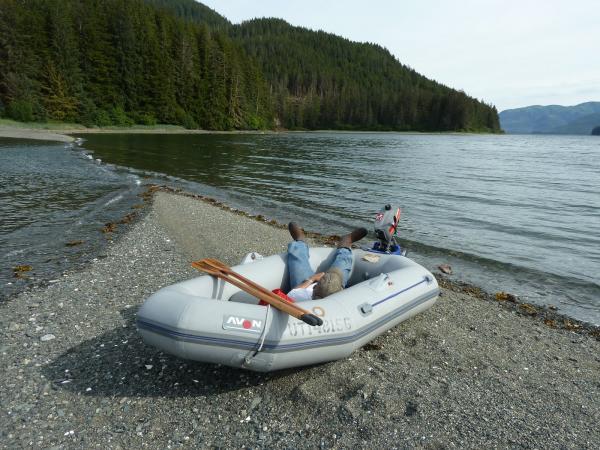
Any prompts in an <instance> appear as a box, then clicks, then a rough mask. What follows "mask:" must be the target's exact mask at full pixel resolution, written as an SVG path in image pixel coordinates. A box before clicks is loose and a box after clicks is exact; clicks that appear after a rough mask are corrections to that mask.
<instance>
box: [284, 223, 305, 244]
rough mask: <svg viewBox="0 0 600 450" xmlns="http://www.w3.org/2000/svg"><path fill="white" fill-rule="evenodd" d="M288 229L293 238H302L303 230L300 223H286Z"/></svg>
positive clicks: (300, 239) (299, 239)
mask: <svg viewBox="0 0 600 450" xmlns="http://www.w3.org/2000/svg"><path fill="white" fill-rule="evenodd" d="M288 230H290V234H291V235H292V239H293V240H295V241H303V240H304V231H302V228H300V225H298V224H297V223H296V222H290V223H288Z"/></svg>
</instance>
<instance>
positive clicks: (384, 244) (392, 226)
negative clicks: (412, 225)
mask: <svg viewBox="0 0 600 450" xmlns="http://www.w3.org/2000/svg"><path fill="white" fill-rule="evenodd" d="M400 213H401V210H400V208H399V207H397V206H392V205H389V204H388V205H385V206H384V207H383V208H382V209H381V210H380V211H379V212H378V213H377V215H376V216H375V235H376V236H377V239H379V241H378V242H375V243H374V244H373V250H375V251H377V252H382V253H394V254H398V255H404V254H406V251H403V250H402V249H401V248H400V246H399V245H398V243H397V242H396V239H395V236H396V232H397V231H398V222H400Z"/></svg>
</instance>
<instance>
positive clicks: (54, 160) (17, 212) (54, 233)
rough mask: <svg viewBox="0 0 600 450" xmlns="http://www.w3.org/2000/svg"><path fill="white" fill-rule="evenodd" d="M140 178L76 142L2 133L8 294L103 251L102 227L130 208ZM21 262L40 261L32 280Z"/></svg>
mask: <svg viewBox="0 0 600 450" xmlns="http://www.w3.org/2000/svg"><path fill="white" fill-rule="evenodd" d="M139 183H140V180H139V178H138V177H137V176H136V175H134V174H132V173H130V172H129V171H128V170H118V169H116V168H111V167H110V166H107V165H105V164H101V163H100V162H98V161H95V160H93V159H92V158H91V156H89V155H86V154H85V153H84V152H83V151H81V150H78V149H76V148H74V147H73V146H71V145H70V144H68V145H65V144H63V143H60V144H57V143H52V142H40V141H24V140H15V139H4V138H0V299H2V298H3V297H6V296H7V295H10V294H11V293H14V292H16V291H18V290H20V289H22V288H23V287H24V286H25V285H27V284H28V283H30V282H36V281H37V282H39V281H43V280H46V281H48V280H52V279H54V278H56V277H58V276H60V274H61V273H62V272H63V271H64V270H66V269H69V268H72V267H73V266H74V265H77V264H79V263H82V262H85V261H86V260H87V259H88V258H89V257H90V255H92V254H94V253H97V251H98V250H99V248H100V247H101V245H102V243H103V241H104V240H105V238H104V236H103V235H102V234H101V233H100V232H99V230H100V228H102V226H103V225H104V223H106V222H108V221H110V220H114V219H117V218H120V217H122V216H123V215H124V214H125V213H126V212H129V211H130V208H131V204H132V202H133V201H134V199H135V198H136V195H137V193H138V192H139V190H140V187H139ZM73 241H84V242H83V243H82V244H80V245H77V246H73V247H68V246H67V243H69V242H73ZM17 265H31V266H32V271H31V272H27V273H25V274H24V275H26V276H27V280H19V279H16V278H14V277H13V268H14V267H15V266H17Z"/></svg>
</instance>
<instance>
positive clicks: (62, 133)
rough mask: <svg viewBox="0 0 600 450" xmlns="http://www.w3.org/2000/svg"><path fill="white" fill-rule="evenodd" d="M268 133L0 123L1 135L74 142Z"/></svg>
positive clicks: (176, 128)
mask: <svg viewBox="0 0 600 450" xmlns="http://www.w3.org/2000/svg"><path fill="white" fill-rule="evenodd" d="M123 133H125V134H266V133H276V132H275V131H268V130H266V131H263V130H257V131H211V130H188V129H185V128H183V127H178V126H156V127H141V126H140V127H135V126H134V127H108V128H85V127H83V126H82V127H60V126H53V127H52V128H49V129H42V128H27V127H26V126H23V127H21V126H11V125H4V124H0V137H6V138H17V139H33V140H43V141H57V142H73V141H74V140H75V138H74V137H73V136H72V135H74V134H123Z"/></svg>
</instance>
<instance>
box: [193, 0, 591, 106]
mask: <svg viewBox="0 0 600 450" xmlns="http://www.w3.org/2000/svg"><path fill="white" fill-rule="evenodd" d="M201 2H202V3H204V4H205V5H207V6H209V7H210V8H212V9H214V10H215V11H217V12H218V13H219V14H221V15H223V16H225V17H226V18H227V19H229V20H230V21H231V22H233V23H239V22H242V21H244V20H249V19H253V18H256V17H277V18H281V19H284V20H286V21H287V22H289V23H291V24H292V25H297V26H302V27H306V28H310V29H313V30H323V31H326V32H330V33H333V34H337V35H339V36H343V37H345V38H348V39H351V40H353V41H359V42H374V43H377V44H379V45H382V46H383V47H386V48H387V49H388V50H389V51H390V52H391V53H392V54H393V55H394V56H395V57H396V58H397V59H398V60H399V61H400V62H402V63H403V64H406V65H408V66H410V67H412V68H413V69H415V70H416V71H417V72H419V73H421V74H422V75H425V76H426V77H428V78H431V79H434V80H436V81H438V82H440V83H443V84H445V85H447V86H450V87H452V88H455V89H462V90H464V91H465V92H466V93H467V94H469V95H471V96H473V97H476V98H479V99H482V100H483V101H485V102H486V103H491V104H493V105H495V106H496V107H497V108H498V110H499V111H502V110H505V109H510V108H519V107H522V106H529V105H565V106H569V105H576V104H579V103H583V102H586V101H600V0H503V1H500V0H412V1H407V0H396V1H391V0H386V1H377V0H373V1H371V2H367V1H364V0H360V1H359V0H202V1H201Z"/></svg>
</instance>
